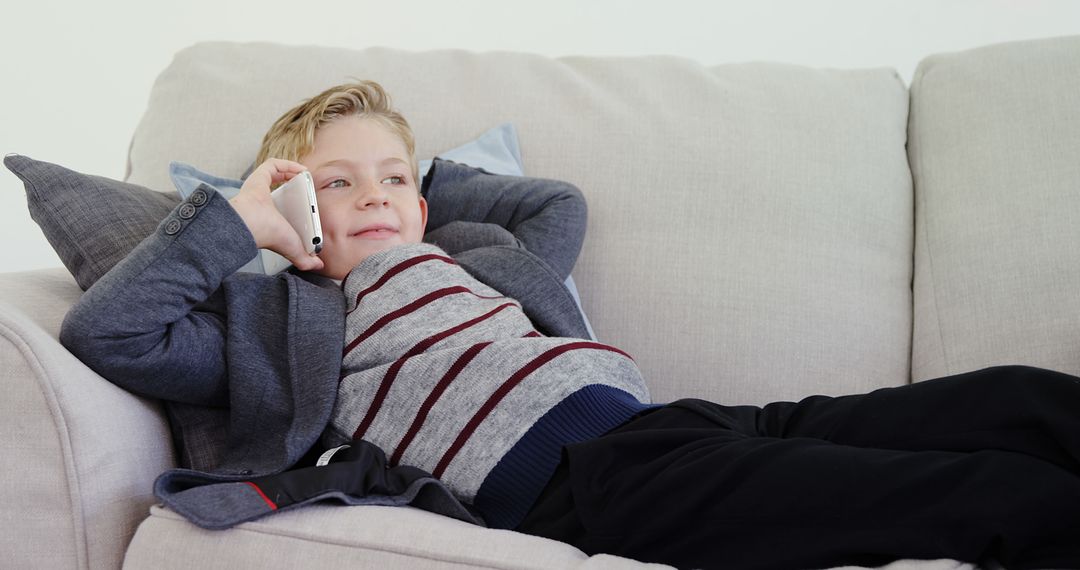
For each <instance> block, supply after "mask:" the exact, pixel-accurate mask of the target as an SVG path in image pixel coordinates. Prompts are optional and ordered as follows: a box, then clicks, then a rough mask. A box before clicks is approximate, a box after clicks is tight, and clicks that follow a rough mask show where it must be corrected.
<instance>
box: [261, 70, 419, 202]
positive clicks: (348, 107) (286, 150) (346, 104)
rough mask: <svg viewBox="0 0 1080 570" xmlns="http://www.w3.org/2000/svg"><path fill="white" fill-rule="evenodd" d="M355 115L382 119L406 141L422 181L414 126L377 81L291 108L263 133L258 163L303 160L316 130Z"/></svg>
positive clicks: (339, 89) (336, 89)
mask: <svg viewBox="0 0 1080 570" xmlns="http://www.w3.org/2000/svg"><path fill="white" fill-rule="evenodd" d="M352 115H357V116H360V117H362V118H365V119H373V120H375V121H378V122H379V123H381V124H382V125H383V126H384V127H386V128H388V129H389V130H390V131H391V132H393V133H394V134H396V135H397V136H398V138H400V139H401V142H403V143H405V149H406V150H407V151H408V152H409V162H410V163H411V165H412V171H413V172H412V174H413V180H417V184H419V177H418V172H417V170H418V168H417V163H416V141H415V139H414V138H413V132H412V128H411V127H410V126H409V122H408V121H406V120H405V117H404V116H402V115H401V113H399V112H398V111H397V110H395V109H394V108H393V107H392V106H391V104H390V95H389V94H388V93H387V92H386V90H385V89H383V88H382V86H381V85H379V84H378V83H376V82H374V81H359V82H357V83H345V84H342V85H336V86H334V87H331V88H329V89H327V90H326V91H323V92H322V93H319V94H318V95H316V96H314V97H312V98H310V99H307V100H305V101H303V102H302V103H300V104H299V105H297V106H295V107H293V108H292V109H289V111H288V112H286V113H285V114H284V115H282V116H281V117H279V118H278V120H277V121H275V122H274V124H273V126H271V127H270V130H269V131H267V132H266V135H265V136H263V141H262V147H261V148H260V149H259V156H258V158H257V159H256V160H255V164H262V163H263V162H264V161H265V160H266V159H267V158H271V157H273V158H284V159H286V160H293V161H298V160H301V159H303V158H304V157H305V156H307V155H308V154H309V153H310V152H311V151H312V150H313V149H314V148H315V131H317V130H318V129H319V128H320V127H322V126H323V125H325V124H327V123H329V122H330V121H333V120H335V119H338V118H341V117H349V116H352Z"/></svg>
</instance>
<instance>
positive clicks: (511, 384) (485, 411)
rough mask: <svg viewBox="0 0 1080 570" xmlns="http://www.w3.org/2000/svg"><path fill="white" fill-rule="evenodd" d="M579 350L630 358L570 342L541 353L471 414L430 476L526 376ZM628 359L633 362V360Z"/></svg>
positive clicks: (597, 346)
mask: <svg viewBox="0 0 1080 570" xmlns="http://www.w3.org/2000/svg"><path fill="white" fill-rule="evenodd" d="M581 349H594V350H607V351H610V352H615V353H618V354H621V355H623V356H625V357H627V358H630V355H629V354H626V353H625V352H623V351H621V350H619V349H617V348H615V347H614V346H608V345H606V344H600V343H598V342H572V343H570V344H564V345H562V346H557V347H555V348H552V349H551V350H548V351H547V352H544V353H542V354H541V355H540V356H537V357H536V358H534V359H532V360H531V361H529V363H528V364H526V365H525V366H522V367H521V368H520V369H519V370H518V371H517V372H515V373H514V374H513V375H511V376H510V378H508V379H507V380H506V381H505V382H503V383H502V386H499V388H498V389H497V390H495V392H494V393H493V394H492V395H491V396H490V397H489V398H488V399H487V401H486V402H484V405H483V406H480V409H479V410H477V411H476V413H475V414H473V417H472V418H471V419H470V420H469V423H467V424H465V427H464V428H463V429H462V430H461V433H459V434H458V436H457V439H455V440H454V443H453V444H451V445H450V448H449V449H447V450H446V453H444V454H443V456H442V459H440V460H439V464H438V465H436V466H435V470H434V471H432V472H431V474H432V475H434V476H435V477H436V478H439V477H442V474H443V471H446V467H447V466H448V465H450V462H451V461H453V459H454V456H456V455H457V454H458V452H459V451H461V448H462V447H463V446H464V445H465V442H466V441H467V440H468V439H469V438H470V437H472V434H473V432H475V431H476V428H477V427H479V426H480V424H481V423H482V422H483V421H484V419H486V418H487V417H488V415H489V414H491V411H492V410H494V409H495V406H497V405H499V402H501V401H502V399H503V398H505V397H506V395H507V394H509V393H510V391H511V390H513V389H514V388H515V387H516V386H517V385H518V384H520V383H521V381H522V380H524V379H525V377H526V376H528V375H529V374H532V373H533V372H535V371H536V369H537V368H540V367H541V366H543V365H545V364H547V363H548V362H551V361H552V360H554V359H556V358H558V357H559V356H560V355H562V354H564V353H567V352H570V351H571V350H581ZM630 359H631V360H633V358H630Z"/></svg>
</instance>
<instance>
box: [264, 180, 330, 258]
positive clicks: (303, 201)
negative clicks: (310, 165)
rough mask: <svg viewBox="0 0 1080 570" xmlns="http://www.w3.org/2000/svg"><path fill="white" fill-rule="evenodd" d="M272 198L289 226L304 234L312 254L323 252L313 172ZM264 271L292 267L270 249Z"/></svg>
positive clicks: (284, 187) (291, 183)
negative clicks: (312, 177)
mask: <svg viewBox="0 0 1080 570" xmlns="http://www.w3.org/2000/svg"><path fill="white" fill-rule="evenodd" d="M270 197H271V198H272V199H273V200H274V206H276V207H277V209H278V211H279V212H281V215H282V216H285V219H286V220H287V221H288V222H289V225H291V226H292V227H293V229H294V230H296V233H297V234H299V235H300V240H301V241H303V242H304V249H305V250H306V251H307V252H308V253H316V254H317V253H319V252H320V251H322V225H321V224H320V223H319V203H318V201H317V200H316V199H315V182H314V181H313V180H312V179H311V173H310V172H308V171H306V170H305V171H304V172H301V173H300V174H297V175H296V176H293V177H292V179H291V180H289V181H288V182H286V183H285V184H282V185H281V186H278V187H277V188H276V189H275V190H274V191H273V192H271V193H270ZM262 261H263V269H264V270H265V271H266V273H279V272H281V271H283V270H285V269H287V268H288V267H289V266H290V265H292V264H291V263H290V262H289V260H288V259H285V258H284V257H282V256H280V255H278V254H276V253H274V252H272V251H270V250H268V249H264V250H262Z"/></svg>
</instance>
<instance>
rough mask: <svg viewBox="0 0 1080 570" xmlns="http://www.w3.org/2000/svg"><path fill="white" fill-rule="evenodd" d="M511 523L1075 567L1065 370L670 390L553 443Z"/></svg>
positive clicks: (591, 542) (768, 551)
mask: <svg viewBox="0 0 1080 570" xmlns="http://www.w3.org/2000/svg"><path fill="white" fill-rule="evenodd" d="M517 530H519V531H521V532H526V533H529V534H534V535H539V536H545V537H548V538H553V539H555V540H559V541H563V542H567V543H569V544H572V545H574V546H577V547H578V548H580V549H582V550H583V551H585V552H586V553H589V554H596V553H609V554H616V555H621V556H628V557H631V558H635V559H637V560H641V561H649V562H663V563H667V564H672V565H674V566H677V567H686V568H820V567H831V566H841V565H849V564H854V565H866V566H877V565H883V564H886V563H888V562H890V561H892V560H896V559H900V558H926V559H929V558H954V559H957V560H961V561H967V562H979V561H983V562H986V561H987V560H988V559H992V560H995V561H997V562H998V563H1000V564H1001V565H1003V566H1005V567H1006V568H1080V378H1077V377H1074V376H1070V375H1067V374H1062V373H1059V372H1053V371H1049V370H1043V369H1038V368H1030V367H1022V366H1007V367H995V368H989V369H985V370H980V371H976V372H971V373H967V374H960V375H956V376H950V377H947V378H941V379H937V380H930V381H926V382H921V383H918V384H913V385H910V386H902V387H898V388H886V389H882V390H876V391H874V392H871V393H869V394H864V395H855V396H843V397H837V398H831V397H825V396H814V397H810V398H807V399H805V400H802V401H800V402H797V403H793V402H779V403H774V404H769V405H767V406H765V407H763V408H759V407H753V406H721V405H718V404H714V403H710V402H705V401H702V400H680V401H678V402H674V403H672V404H668V405H667V406H664V407H662V408H659V409H657V410H653V411H651V412H646V413H645V414H643V415H641V416H639V417H636V418H634V419H632V420H630V421H629V422H628V423H626V424H624V425H622V426H620V427H619V428H616V429H615V430H613V431H611V432H609V433H608V434H606V435H604V436H602V437H600V438H597V439H594V440H591V441H587V442H583V443H580V444H575V445H571V446H567V447H566V448H565V450H564V454H563V462H562V464H561V465H560V466H559V469H558V471H557V472H556V473H555V476H554V477H553V478H552V480H551V482H550V483H549V484H548V486H547V488H546V489H545V491H544V493H543V494H542V495H541V497H540V498H539V499H538V500H537V502H536V503H535V504H534V506H533V508H532V510H531V511H530V512H529V514H528V515H527V517H526V519H525V520H524V522H523V523H522V524H521V525H520V526H519V527H518V528H517Z"/></svg>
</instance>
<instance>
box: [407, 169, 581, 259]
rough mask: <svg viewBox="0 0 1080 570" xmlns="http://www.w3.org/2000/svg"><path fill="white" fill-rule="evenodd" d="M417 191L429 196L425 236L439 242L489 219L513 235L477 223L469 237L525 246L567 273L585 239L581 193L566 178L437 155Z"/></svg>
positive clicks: (488, 243)
mask: <svg viewBox="0 0 1080 570" xmlns="http://www.w3.org/2000/svg"><path fill="white" fill-rule="evenodd" d="M421 192H422V194H423V195H424V197H425V198H426V199H427V201H428V237H427V238H425V241H431V242H433V243H436V244H438V245H440V246H442V245H444V244H443V243H440V242H441V241H442V240H440V237H443V236H450V235H455V234H457V235H462V234H465V233H466V232H460V231H455V230H458V229H460V228H461V227H462V226H463V225H464V224H494V225H497V226H500V227H502V228H505V230H507V231H509V232H510V234H512V236H513V238H512V239H511V238H510V237H509V236H506V235H505V234H504V233H503V234H502V235H500V231H499V230H498V228H494V227H490V226H489V227H483V226H477V227H475V228H473V234H472V239H476V240H477V241H478V242H484V243H481V244H480V245H514V243H516V244H518V245H521V246H524V248H525V249H527V250H528V251H529V252H531V253H533V254H534V255H536V256H538V257H539V258H541V259H543V260H544V262H545V263H547V264H548V266H550V267H551V269H552V270H553V271H555V273H556V274H557V275H558V276H559V277H560V279H566V277H567V276H568V275H570V271H571V270H572V269H573V268H574V263H576V262H577V257H578V254H579V253H580V251H581V245H582V243H583V242H584V241H585V224H586V205H585V197H584V196H583V195H582V193H581V191H580V190H578V189H577V188H576V187H574V186H573V185H572V184H569V183H567V182H561V181H558V180H549V179H544V178H529V177H521V176H501V175H494V174H488V173H486V172H483V171H481V170H477V169H474V168H470V167H468V166H464V165H460V164H456V163H453V162H450V161H445V160H440V159H436V160H435V163H434V164H433V165H432V168H431V171H430V173H429V175H428V177H427V178H425V180H424V186H423V189H422V191H421ZM440 234H442V236H441V235H440ZM511 242H514V243H511ZM451 253H453V252H451Z"/></svg>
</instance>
